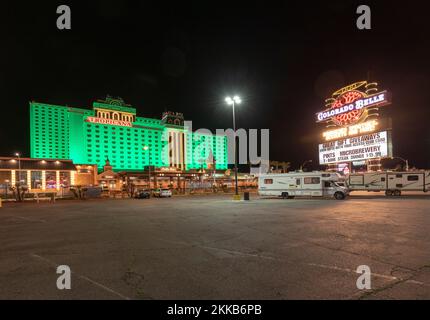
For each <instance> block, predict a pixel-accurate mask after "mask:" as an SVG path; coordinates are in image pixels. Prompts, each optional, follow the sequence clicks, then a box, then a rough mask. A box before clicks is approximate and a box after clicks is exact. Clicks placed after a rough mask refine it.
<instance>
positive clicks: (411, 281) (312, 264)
mask: <svg viewBox="0 0 430 320" xmlns="http://www.w3.org/2000/svg"><path fill="white" fill-rule="evenodd" d="M308 265H309V266H313V267H319V268H324V269H330V270H336V271H343V272H348V273H354V274H357V273H356V272H355V270H351V269H348V268H339V267H336V266H327V265H324V264H317V263H308ZM371 275H372V277H376V278H382V279H387V280H396V281H399V280H400V281H402V280H404V279H402V278H398V277H394V276H388V275H385V274H380V273H374V272H372V274H371ZM404 282H406V283H411V284H416V285H420V286H426V287H430V285H428V284H426V283H424V282H421V281H417V280H410V279H408V280H405V281H404Z"/></svg>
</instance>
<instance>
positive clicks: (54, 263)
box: [30, 253, 131, 300]
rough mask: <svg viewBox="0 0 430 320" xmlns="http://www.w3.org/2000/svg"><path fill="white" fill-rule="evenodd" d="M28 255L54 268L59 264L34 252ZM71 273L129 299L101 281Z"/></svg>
mask: <svg viewBox="0 0 430 320" xmlns="http://www.w3.org/2000/svg"><path fill="white" fill-rule="evenodd" d="M30 256H31V257H33V258H36V259H39V260H42V261H44V262H46V263H48V264H50V265H52V266H54V267H55V269H56V268H57V267H58V266H59V264H58V263H56V262H54V261H52V260H49V259H47V258H44V257H42V256H40V255H38V254H34V253H32V254H30ZM71 273H72V274H75V275H76V276H77V277H78V278H79V279H82V280H86V281H87V282H89V283H91V284H93V285H95V286H97V287H99V288H101V289H103V290H105V291H107V292H110V293H112V294H114V295H117V296H118V297H120V298H122V299H124V300H131V299H130V298H129V297H127V296H124V295H123V294H121V293H119V292H116V291H115V290H113V289H111V288H109V287H106V286H105V285H103V284H101V283H99V282H97V281H95V280H92V279H90V278H88V277H86V276H83V275H80V274H77V273H76V272H73V271H71Z"/></svg>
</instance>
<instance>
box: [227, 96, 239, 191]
mask: <svg viewBox="0 0 430 320" xmlns="http://www.w3.org/2000/svg"><path fill="white" fill-rule="evenodd" d="M225 102H226V103H227V104H228V105H231V106H232V109H233V131H234V180H235V185H236V187H235V194H236V196H238V195H239V190H238V186H237V157H236V149H237V147H236V113H235V110H234V106H235V104H240V103H242V100H241V99H240V97H239V96H234V97H233V98H231V97H227V98H225Z"/></svg>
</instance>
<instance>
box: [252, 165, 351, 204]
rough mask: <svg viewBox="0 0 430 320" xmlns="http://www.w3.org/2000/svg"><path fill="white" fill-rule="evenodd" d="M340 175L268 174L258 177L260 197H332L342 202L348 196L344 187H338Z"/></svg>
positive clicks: (315, 172)
mask: <svg viewBox="0 0 430 320" xmlns="http://www.w3.org/2000/svg"><path fill="white" fill-rule="evenodd" d="M337 181H342V177H341V175H340V174H338V173H335V172H322V171H313V172H301V171H300V172H297V171H296V172H289V173H268V174H261V175H260V176H259V177H258V194H259V195H260V196H278V197H282V198H284V199H291V198H294V197H296V196H311V197H313V196H314V197H334V198H335V199H338V200H342V199H345V197H346V196H347V195H348V194H349V190H348V188H347V187H345V186H340V185H338V184H337Z"/></svg>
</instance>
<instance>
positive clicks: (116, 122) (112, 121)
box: [85, 117, 132, 127]
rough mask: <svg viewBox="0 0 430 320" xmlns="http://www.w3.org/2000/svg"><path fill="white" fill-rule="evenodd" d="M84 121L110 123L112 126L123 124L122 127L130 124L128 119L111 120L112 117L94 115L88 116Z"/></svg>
mask: <svg viewBox="0 0 430 320" xmlns="http://www.w3.org/2000/svg"><path fill="white" fill-rule="evenodd" d="M85 121H87V122H91V123H100V124H110V125H114V126H123V127H131V126H132V124H131V122H129V121H123V120H112V119H105V118H96V117H88V118H87V119H86V120H85Z"/></svg>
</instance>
